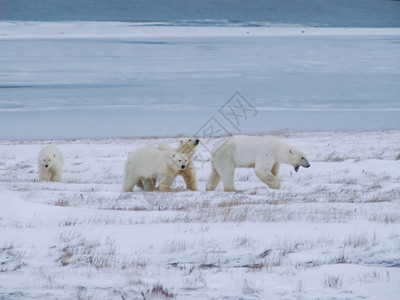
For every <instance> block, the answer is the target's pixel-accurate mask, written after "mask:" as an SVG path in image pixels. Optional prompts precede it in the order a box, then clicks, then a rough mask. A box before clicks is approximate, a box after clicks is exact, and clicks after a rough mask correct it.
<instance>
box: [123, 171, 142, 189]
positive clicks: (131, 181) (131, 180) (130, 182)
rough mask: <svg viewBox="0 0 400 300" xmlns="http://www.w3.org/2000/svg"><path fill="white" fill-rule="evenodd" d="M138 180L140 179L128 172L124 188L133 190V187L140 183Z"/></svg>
mask: <svg viewBox="0 0 400 300" xmlns="http://www.w3.org/2000/svg"><path fill="white" fill-rule="evenodd" d="M138 181H139V178H137V177H134V176H132V175H130V174H126V175H125V180H124V184H123V186H122V189H123V190H124V192H132V191H133V188H134V187H135V185H136V184H137V183H138Z"/></svg>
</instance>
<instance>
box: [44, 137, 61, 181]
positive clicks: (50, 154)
mask: <svg viewBox="0 0 400 300" xmlns="http://www.w3.org/2000/svg"><path fill="white" fill-rule="evenodd" d="M63 166H64V157H63V155H62V153H61V152H60V150H58V149H57V147H56V146H54V145H48V146H45V147H44V148H42V150H40V152H39V155H38V167H39V178H40V180H42V181H57V182H59V181H61V173H62V168H63Z"/></svg>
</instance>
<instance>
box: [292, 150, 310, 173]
mask: <svg viewBox="0 0 400 300" xmlns="http://www.w3.org/2000/svg"><path fill="white" fill-rule="evenodd" d="M289 164H290V165H292V166H293V167H294V170H295V171H296V172H297V171H298V170H299V168H300V166H302V167H304V168H309V167H310V163H309V162H308V160H307V158H306V156H305V155H304V154H303V152H301V151H300V150H297V149H295V148H290V149H289Z"/></svg>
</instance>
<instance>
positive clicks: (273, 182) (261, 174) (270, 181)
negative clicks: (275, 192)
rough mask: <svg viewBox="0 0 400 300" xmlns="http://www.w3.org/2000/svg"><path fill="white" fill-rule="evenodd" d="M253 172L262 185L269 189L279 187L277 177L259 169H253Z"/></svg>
mask: <svg viewBox="0 0 400 300" xmlns="http://www.w3.org/2000/svg"><path fill="white" fill-rule="evenodd" d="M254 172H255V173H256V175H257V177H258V178H260V180H261V181H262V182H264V183H266V184H267V185H268V186H269V187H270V188H271V189H279V188H280V186H281V181H280V180H279V179H278V177H276V176H274V175H273V174H272V173H271V172H270V171H268V170H265V169H264V170H263V169H260V168H257V167H256V168H255V169H254Z"/></svg>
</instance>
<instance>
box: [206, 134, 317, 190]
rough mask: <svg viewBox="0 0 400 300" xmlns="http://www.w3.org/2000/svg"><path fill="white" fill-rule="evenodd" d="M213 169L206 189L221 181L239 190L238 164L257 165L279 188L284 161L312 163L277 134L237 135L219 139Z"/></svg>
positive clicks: (260, 175)
mask: <svg viewBox="0 0 400 300" xmlns="http://www.w3.org/2000/svg"><path fill="white" fill-rule="evenodd" d="M211 162H212V172H211V175H210V178H209V180H208V182H207V186H206V190H207V191H214V190H215V189H216V187H217V185H218V183H219V182H220V180H221V181H222V183H223V185H224V190H225V191H226V192H233V191H236V189H235V186H234V181H233V179H234V175H235V168H254V171H255V173H256V175H257V177H258V178H259V179H260V180H261V181H262V182H264V183H266V184H267V185H268V186H269V187H270V188H273V189H279V187H280V180H279V179H278V177H277V175H278V171H279V166H280V164H289V165H292V166H293V167H294V169H295V171H296V172H297V171H298V170H299V167H300V166H302V167H305V168H308V167H310V164H309V163H308V161H307V159H306V157H305V155H304V154H303V153H302V152H301V151H300V150H297V149H296V148H295V147H293V146H290V145H288V144H286V143H284V142H282V141H280V140H278V139H276V138H274V137H268V136H266V137H260V136H234V137H229V138H227V139H225V140H223V141H221V142H219V143H217V144H216V145H215V146H214V147H213V149H212V158H211Z"/></svg>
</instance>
